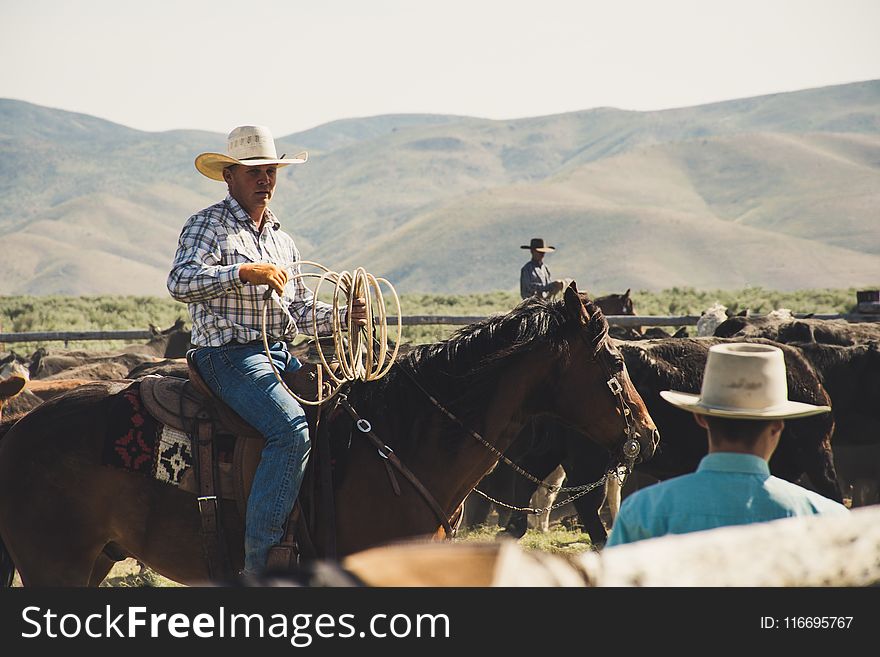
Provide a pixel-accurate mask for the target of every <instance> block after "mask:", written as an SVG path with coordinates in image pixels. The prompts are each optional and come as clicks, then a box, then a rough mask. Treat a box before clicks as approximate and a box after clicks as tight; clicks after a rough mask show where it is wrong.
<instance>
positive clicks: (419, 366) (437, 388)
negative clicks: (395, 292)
mask: <svg viewBox="0 0 880 657" xmlns="http://www.w3.org/2000/svg"><path fill="white" fill-rule="evenodd" d="M585 305H586V306H587V311H588V312H589V313H590V319H589V322H588V324H587V331H586V339H587V341H588V344H589V345H590V346H591V348H592V352H593V354H595V353H596V352H598V351H599V350H600V349H601V348H602V345H603V344H605V341H606V339H607V336H608V322H607V321H606V320H605V317H604V315H603V314H602V311H601V310H600V309H599V308H598V307H597V306H595V305H594V304H593V303H591V302H589V301H585ZM567 321H568V315H567V313H566V308H565V302H564V301H563V300H557V301H546V300H542V299H538V298H529V299H526V300H525V301H523V302H521V303H520V304H519V305H518V306H516V307H515V308H514V309H513V310H512V311H510V312H509V313H507V314H503V315H494V316H492V317H489V318H487V319H485V320H482V321H480V322H476V323H474V324H471V325H469V326H466V327H464V328H461V329H459V330H458V331H456V332H455V333H454V334H453V335H452V336H451V337H450V338H448V339H447V340H443V341H441V342H436V343H432V344H426V345H420V346H418V347H416V348H415V349H413V351H411V352H410V353H409V354H407V355H406V356H403V357H402V358H399V359H398V361H397V366H396V367H392V368H391V371H390V372H389V374H388V375H387V376H386V377H385V378H383V379H381V380H380V381H377V382H373V383H367V384H358V385H356V386H354V387H353V388H352V401H353V402H356V401H357V402H359V403H364V404H367V405H371V404H374V405H377V406H383V405H385V404H387V399H394V398H398V397H399V395H400V394H401V393H403V391H404V390H411V391H413V390H415V386H414V384H413V382H412V381H411V380H410V377H409V376H408V375H407V374H405V373H403V372H401V371H400V368H406V369H408V370H409V371H410V372H412V374H413V375H414V376H415V377H416V378H417V379H418V380H419V381H420V383H422V384H423V385H424V386H425V388H426V389H427V390H428V391H429V392H430V393H432V394H433V395H434V396H436V397H437V398H438V400H439V401H440V402H441V403H443V404H444V405H447V404H449V405H452V406H454V409H452V408H451V406H450V408H451V410H454V412H455V413H456V414H457V415H459V417H461V418H462V419H464V418H467V417H469V416H474V415H476V414H478V413H481V412H484V411H485V408H486V405H487V402H488V399H489V397H490V396H491V395H492V394H494V386H491V385H485V384H486V383H487V382H489V381H490V380H491V379H492V377H493V376H496V375H497V373H498V371H499V369H500V368H501V367H503V366H504V364H505V363H507V362H508V359H509V358H510V357H513V356H517V355H521V354H525V353H528V352H531V351H534V350H536V349H539V348H549V353H550V357H552V358H557V359H559V362H560V364H563V365H564V364H567V362H568V359H569V358H570V349H569V345H568V341H567V339H566V333H565V326H566V322H567ZM418 395H419V396H421V397H424V394H423V393H421V392H418ZM383 399H384V400H386V401H382V400H383ZM426 401H427V400H426ZM402 406H403V405H402ZM396 412H411V410H410V409H408V410H407V411H403V410H401V411H396Z"/></svg>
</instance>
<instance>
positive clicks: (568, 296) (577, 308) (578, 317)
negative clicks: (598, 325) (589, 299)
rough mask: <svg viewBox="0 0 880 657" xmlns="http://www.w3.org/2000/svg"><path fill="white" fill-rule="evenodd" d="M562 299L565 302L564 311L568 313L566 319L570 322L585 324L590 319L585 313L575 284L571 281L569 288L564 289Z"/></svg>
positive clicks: (585, 310)
mask: <svg viewBox="0 0 880 657" xmlns="http://www.w3.org/2000/svg"><path fill="white" fill-rule="evenodd" d="M563 298H564V300H565V310H566V312H567V313H568V317H569V318H570V319H571V320H572V321H575V322H578V323H580V324H586V323H587V321H588V320H589V319H590V315H589V314H588V313H587V308H586V307H585V306H584V302H583V301H581V297H580V295H579V294H578V289H577V283H575V282H574V281H572V282H571V283H570V284H569V286H568V287H567V288H565V294H564V295H563Z"/></svg>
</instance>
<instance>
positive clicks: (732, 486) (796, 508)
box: [606, 452, 849, 547]
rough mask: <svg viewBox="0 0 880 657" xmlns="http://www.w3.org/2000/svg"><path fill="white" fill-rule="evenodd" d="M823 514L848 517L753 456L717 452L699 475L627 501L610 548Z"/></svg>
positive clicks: (652, 488) (670, 482)
mask: <svg viewBox="0 0 880 657" xmlns="http://www.w3.org/2000/svg"><path fill="white" fill-rule="evenodd" d="M819 513H835V514H840V513H849V510H848V509H847V508H846V507H845V506H843V505H842V504H839V503H837V502H835V501H833V500H829V499H828V498H827V497H823V496H821V495H819V494H818V493H814V492H813V491H810V490H807V489H806V488H802V487H801V486H798V485H797V484H792V483H790V482H788V481H785V480H784V479H779V478H778V477H774V476H773V475H771V474H770V468H769V467H768V466H767V462H766V461H765V460H764V459H762V458H760V457H758V456H753V455H751V454H735V453H733V452H715V453H713V454H707V455H706V456H704V457H703V460H702V461H700V465H699V467H698V468H697V471H696V472H692V473H691V474H686V475H683V476H681V477H676V478H674V479H669V480H668V481H664V482H662V483H659V484H654V485H653V486H648V487H647V488H643V489H642V490H639V491H637V492H635V493H633V494H632V495H630V496H629V497H627V498H626V499H625V500H624V501H623V504H621V506H620V513H619V514H618V515H617V518H616V519H615V520H614V526H613V527H612V529H611V535H610V536H609V537H608V542H607V543H606V546H608V547H610V546H613V545H621V544H623V543H632V542H633V541H640V540H643V539H646V538H653V537H655V536H663V535H665V534H686V533H688V532H696V531H701V530H704V529H714V528H715V527H723V526H726V525H745V524H748V523H752V522H763V521H766V520H778V519H780V518H789V517H792V516H809V515H815V514H819Z"/></svg>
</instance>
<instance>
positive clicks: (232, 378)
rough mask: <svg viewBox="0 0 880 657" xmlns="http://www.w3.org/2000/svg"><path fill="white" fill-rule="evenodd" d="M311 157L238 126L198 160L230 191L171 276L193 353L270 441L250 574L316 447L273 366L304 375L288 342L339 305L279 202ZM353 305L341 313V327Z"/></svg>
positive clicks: (257, 498)
mask: <svg viewBox="0 0 880 657" xmlns="http://www.w3.org/2000/svg"><path fill="white" fill-rule="evenodd" d="M307 159H308V155H307V153H305V152H302V153H299V154H297V155H295V156H293V157H292V158H291V157H286V156H285V155H282V156H281V157H280V158H279V157H278V156H277V153H276V150H275V142H274V140H273V138H272V135H271V133H270V132H269V130H268V129H267V128H265V127H261V126H240V127H237V128H235V129H234V130H233V131H232V132H231V133H229V136H228V139H227V152H226V154H221V153H202V154H201V155H199V156H198V157H197V158H196V160H195V166H196V169H197V170H198V171H199V173H201V174H202V175H204V176H206V177H208V178H210V179H211V180H217V181H220V182H225V183H226V185H227V187H228V194H227V196H226V198H225V199H224V200H222V201H220V202H219V203H216V204H214V205H212V206H210V207H208V208H205V209H204V210H201V211H200V212H198V213H196V214H194V215H193V216H192V217H190V218H189V220H188V221H187V222H186V224H185V225H184V227H183V230H182V232H181V234H180V239H179V242H178V247H177V253H176V255H175V257H174V263H173V265H172V267H171V273H170V274H169V276H168V291H169V292H170V293H171V296H172V297H174V298H175V299H177V300H178V301H183V302H185V303H186V304H187V305H188V308H189V313H190V316H191V317H192V343H193V345H194V346H195V347H196V350H195V353H194V355H193V360H194V361H195V364H196V365H197V366H198V369H199V372H200V373H201V375H202V378H203V379H204V380H205V382H206V383H207V384H208V386H209V387H210V388H211V389H212V390H213V391H214V393H215V394H216V395H217V396H219V397H220V398H221V399H222V400H223V401H224V402H226V404H228V405H229V406H230V407H231V408H232V409H233V410H234V411H236V412H237V413H238V414H239V415H240V416H241V417H242V418H243V419H245V420H246V421H247V422H248V423H250V424H251V425H252V426H253V427H255V428H256V429H258V430H259V431H260V433H262V434H263V436H264V437H265V439H266V443H265V447H264V448H263V451H262V455H261V459H260V464H259V466H258V468H257V471H256V474H255V475H254V481H253V486H252V488H251V493H250V497H249V498H248V504H247V513H246V518H245V525H246V527H245V569H244V572H245V573H247V574H258V573H260V572H261V571H263V570H264V569H265V568H266V562H267V558H268V554H269V550H270V548H271V547H272V546H273V545H275V544H277V543H278V542H279V541H280V540H281V538H282V535H283V529H284V528H283V525H284V522H285V520H286V519H287V518H288V516H289V515H290V512H291V510H292V508H293V505H294V502H295V501H296V497H297V495H298V493H299V488H300V485H301V483H302V480H303V475H304V473H305V468H306V463H307V461H308V456H309V450H310V441H309V429H308V423H307V421H306V416H305V412H304V411H303V408H302V406H301V405H300V404H299V403H298V402H297V400H296V399H294V398H293V397H292V396H291V395H290V394H289V393H288V392H287V390H285V389H284V386H283V385H282V384H281V383H279V381H278V380H277V378H276V376H275V374H274V371H273V367H272V365H273V363H274V365H275V368H276V369H278V370H280V371H282V372H288V373H289V372H294V371H296V370H297V369H299V367H300V362H299V361H298V360H297V359H296V358H295V357H294V356H293V355H291V353H290V352H289V351H288V346H287V342H286V341H289V340H292V339H293V337H294V336H296V335H297V334H298V333H299V332H301V331H304V332H307V333H311V334H314V335H326V334H329V333H330V331H331V329H332V326H333V319H334V318H333V312H334V310H333V307H332V306H331V305H330V304H327V303H323V302H320V301H318V300H317V299H315V297H314V295H313V294H312V292H311V291H310V290H309V289H308V288H307V287H306V286H305V285H304V284H303V282H302V279H301V278H299V277H298V276H299V274H300V266H299V265H298V264H296V263H298V262H299V261H300V254H299V250H298V249H297V247H296V244H295V243H294V241H293V238H292V237H291V236H290V235H288V234H287V233H285V232H284V231H283V230H280V222H279V221H278V219H277V217H276V216H275V214H274V213H273V212H272V211H271V210H270V209H269V201H270V200H271V198H272V195H273V193H274V191H275V184H276V180H277V171H278V169H279V168H281V167H285V166H288V165H291V164H302V163H304V162H305V161H306V160H307ZM288 282H290V283H291V285H290V286H287V283H288ZM272 292H274V293H275V295H273V298H272V303H270V304H268V305H269V311H268V317H267V320H266V332H267V334H268V340H269V354H271V362H270V360H269V358H270V356H269V355H267V353H266V350H265V349H264V346H263V341H262V328H261V313H262V309H263V301H264V297H265V296H266V295H268V294H271V293H272ZM350 308H351V310H350V312H351V319H352V320H353V322H354V324H356V325H358V326H363V325H365V324H366V317H367V309H366V301H365V299H364V298H355V299H353V300H352V302H351V304H350ZM348 312H349V310H348V309H347V308H345V307H343V308H341V309H340V310H339V313H340V317H339V320H340V322H343V323H344V322H346V320H347V317H346V314H347V313H348ZM313 317H315V321H314V323H313V321H312V318H313Z"/></svg>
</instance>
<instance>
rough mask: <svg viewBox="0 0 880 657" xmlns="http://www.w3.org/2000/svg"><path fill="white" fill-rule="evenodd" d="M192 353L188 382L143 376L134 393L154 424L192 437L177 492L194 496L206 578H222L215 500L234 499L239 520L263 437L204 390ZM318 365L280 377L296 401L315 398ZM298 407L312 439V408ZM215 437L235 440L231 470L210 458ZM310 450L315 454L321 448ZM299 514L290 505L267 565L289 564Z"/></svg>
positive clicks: (225, 567) (225, 562)
mask: <svg viewBox="0 0 880 657" xmlns="http://www.w3.org/2000/svg"><path fill="white" fill-rule="evenodd" d="M193 353H194V352H193V351H190V352H188V353H187V363H188V365H189V379H188V380H187V379H181V378H178V377H171V376H157V375H148V376H145V377H143V378H142V379H141V384H140V393H141V400H142V402H143V404H144V407H145V408H146V410H147V412H149V413H150V415H152V416H153V417H154V418H155V419H156V420H157V421H158V422H160V423H162V424H164V425H166V426H169V427H172V428H174V429H177V430H179V431H182V432H183V433H186V434H188V435H190V436H192V440H193V450H192V452H193V457H194V468H193V470H192V473H193V474H192V475H191V476H189V477H186V476H185V477H184V479H183V480H182V481H181V488H183V489H184V490H188V491H189V492H192V493H195V494H196V495H197V499H198V505H199V514H200V517H201V521H202V539H203V546H204V548H205V556H206V559H207V562H208V570H209V573H210V575H211V577H225V576H229V575H231V572H230V567H229V559H228V555H226V553H225V549H226V542H225V541H224V540H223V536H222V534H223V532H222V523H221V520H220V513H219V502H218V499H230V500H235V502H236V506H237V507H238V510H239V513H240V515H241V517H242V518H244V517H245V512H246V509H247V499H248V496H249V494H250V489H251V485H252V484H253V480H254V474H255V473H256V469H257V466H258V465H259V463H260V457H261V454H262V451H263V445H264V443H265V439H264V438H263V436H262V434H261V433H260V432H259V431H258V430H257V429H255V428H254V427H253V426H251V425H250V424H249V423H248V422H246V421H245V420H244V419H242V418H241V416H239V415H238V414H237V413H236V412H235V411H233V410H232V409H231V408H230V407H229V406H227V405H226V403H225V402H223V401H222V400H221V399H220V398H219V397H217V396H216V395H215V394H214V392H213V391H212V390H211V389H210V388H209V387H208V385H207V383H205V381H204V379H203V378H202V376H201V374H200V373H199V371H198V367H197V366H196V364H195V362H194V360H193V358H192V355H193ZM319 367H321V366H320V365H316V364H314V363H303V365H302V367H301V368H300V369H298V370H297V371H296V372H294V373H292V374H287V373H285V375H284V377H283V378H284V382H285V383H286V384H287V386H288V387H289V388H290V389H291V390H292V391H293V392H295V393H296V394H297V395H299V396H300V397H301V398H303V399H307V400H314V399H317V396H318V386H319V383H320V380H321V377H320V372H319V370H318V368H319ZM304 408H305V411H306V418H307V420H308V424H309V432H310V436H312V437H315V436H317V421H318V411H317V408H318V407H316V406H309V405H306V406H304ZM221 434H228V435H232V436H235V442H234V450H233V461H232V466H231V468H230V467H229V465H228V464H225V463H223V464H221V463H218V461H217V459H216V454H215V441H214V436H216V435H221ZM316 451H318V455H319V456H320V455H321V452H323V451H325V450H316ZM327 460H328V461H329V451H327ZM224 466H225V467H224ZM325 488H327V487H326V486H325ZM325 492H326V491H325ZM301 515H302V514H301V512H300V509H299V508H298V507H295V508H294V512H293V513H292V514H291V518H290V519H289V520H288V523H287V525H288V529H287V532H286V535H285V539H284V540H283V541H282V544H281V546H282V549H283V552H282V553H281V554H280V555H279V554H276V555H275V558H274V561H275V563H274V564H273V563H272V555H270V566H272V565H276V566H278V565H283V564H282V563H280V562H281V561H290V560H291V559H292V558H293V557H294V556H295V554H294V552H293V549H292V548H293V547H294V544H293V528H294V525H295V524H301V521H302V518H301ZM273 549H274V548H273Z"/></svg>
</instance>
